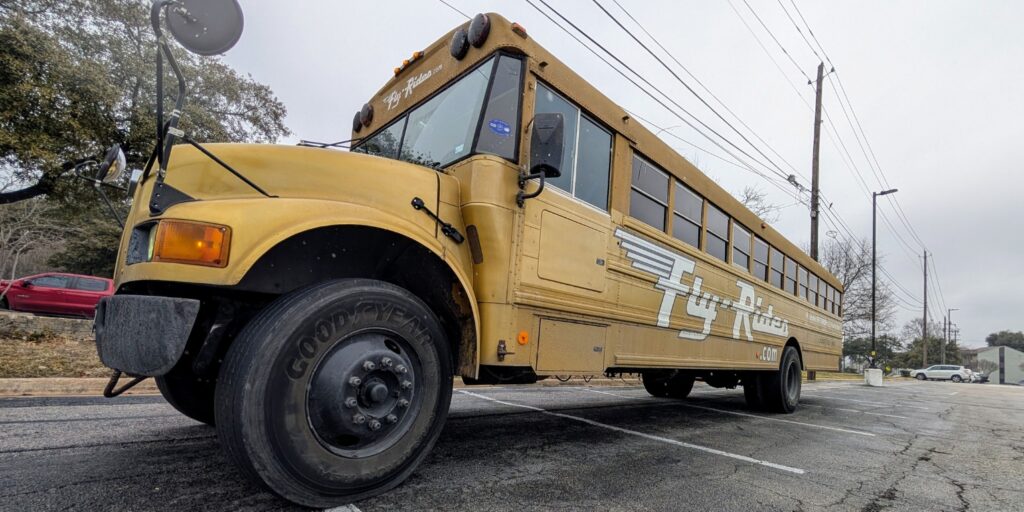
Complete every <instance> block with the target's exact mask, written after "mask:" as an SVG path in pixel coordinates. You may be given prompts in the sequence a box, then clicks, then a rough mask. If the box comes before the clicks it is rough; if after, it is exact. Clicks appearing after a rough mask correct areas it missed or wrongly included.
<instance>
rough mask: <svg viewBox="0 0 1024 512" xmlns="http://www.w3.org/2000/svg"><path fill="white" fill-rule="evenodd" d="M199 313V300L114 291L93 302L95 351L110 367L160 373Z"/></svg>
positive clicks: (175, 355) (177, 354) (169, 364)
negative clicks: (125, 293) (94, 308)
mask: <svg viewBox="0 0 1024 512" xmlns="http://www.w3.org/2000/svg"><path fill="white" fill-rule="evenodd" d="M198 313H199V301H198V300H194V299H179V298H174V297H152V296H147V295H114V296H111V297H105V298H103V299H101V300H100V303H99V304H98V305H97V306H96V320H95V329H96V351H97V352H98V353H99V356H100V361H102V362H103V364H104V365H105V366H107V367H109V368H113V369H115V370H120V371H122V372H124V373H127V374H129V375H136V376H145V377H159V376H161V375H164V374H166V373H167V372H169V371H171V368H174V365H175V363H177V362H178V359H179V358H181V354H182V353H183V352H184V351H185V343H186V342H187V341H188V337H189V333H191V332H192V326H193V324H194V323H195V320H196V315H197V314H198Z"/></svg>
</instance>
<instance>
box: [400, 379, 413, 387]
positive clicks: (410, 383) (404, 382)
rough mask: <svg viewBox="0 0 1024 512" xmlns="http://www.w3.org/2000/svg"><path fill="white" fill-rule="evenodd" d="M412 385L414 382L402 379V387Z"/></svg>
mask: <svg viewBox="0 0 1024 512" xmlns="http://www.w3.org/2000/svg"><path fill="white" fill-rule="evenodd" d="M411 387H412V382H409V381H407V380H403V381H402V389H409V388H411Z"/></svg>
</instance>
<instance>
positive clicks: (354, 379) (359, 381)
mask: <svg viewBox="0 0 1024 512" xmlns="http://www.w3.org/2000/svg"><path fill="white" fill-rule="evenodd" d="M348 383H349V384H351V385H353V386H358V385H360V384H362V383H363V379H360V378H359V377H352V378H351V379H349V380H348Z"/></svg>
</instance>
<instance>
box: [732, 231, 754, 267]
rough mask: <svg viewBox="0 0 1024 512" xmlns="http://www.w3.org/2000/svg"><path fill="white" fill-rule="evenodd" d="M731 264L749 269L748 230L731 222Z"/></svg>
mask: <svg viewBox="0 0 1024 512" xmlns="http://www.w3.org/2000/svg"><path fill="white" fill-rule="evenodd" d="M732 264H733V265H736V266H737V267H740V268H742V269H744V270H747V271H749V270H750V232H748V231H747V230H745V229H743V228H742V227H740V225H739V224H737V223H736V221H733V222H732Z"/></svg>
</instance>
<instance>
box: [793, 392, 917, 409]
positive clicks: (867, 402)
mask: <svg viewBox="0 0 1024 512" xmlns="http://www.w3.org/2000/svg"><path fill="white" fill-rule="evenodd" d="M803 396H807V397H811V398H824V399H826V400H842V401H844V402H856V403H859V404H869V405H875V406H881V407H906V408H908V409H921V410H922V411H928V410H930V409H928V408H927V407H921V406H918V405H906V404H898V405H897V404H887V403H884V402H871V401H868V400H855V399H853V398H839V397H836V396H822V395H806V394H805V395H803Z"/></svg>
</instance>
